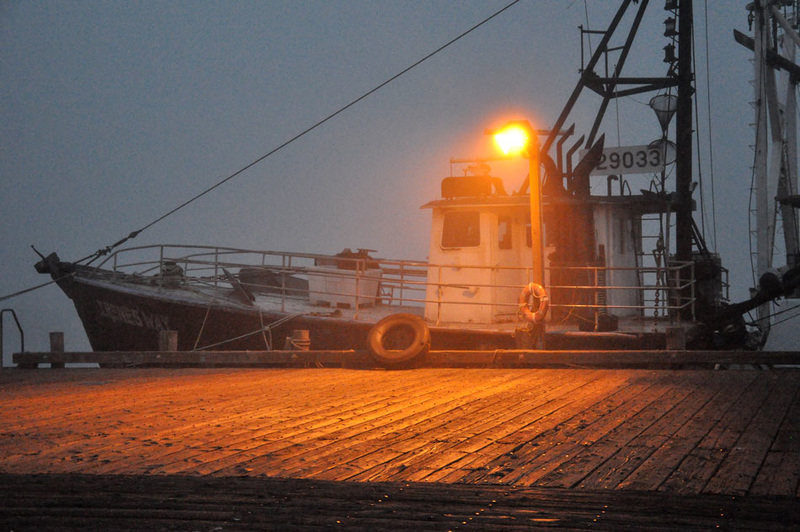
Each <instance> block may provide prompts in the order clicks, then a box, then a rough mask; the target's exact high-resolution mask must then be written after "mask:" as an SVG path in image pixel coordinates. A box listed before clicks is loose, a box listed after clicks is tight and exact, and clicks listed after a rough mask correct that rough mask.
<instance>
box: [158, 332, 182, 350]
mask: <svg viewBox="0 0 800 532" xmlns="http://www.w3.org/2000/svg"><path fill="white" fill-rule="evenodd" d="M158 350H159V351H177V350H178V331H159V332H158Z"/></svg>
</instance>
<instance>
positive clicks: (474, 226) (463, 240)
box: [439, 210, 481, 249]
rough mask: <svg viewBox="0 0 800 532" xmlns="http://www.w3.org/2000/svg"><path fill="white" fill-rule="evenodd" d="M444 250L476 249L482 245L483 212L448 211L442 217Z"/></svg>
mask: <svg viewBox="0 0 800 532" xmlns="http://www.w3.org/2000/svg"><path fill="white" fill-rule="evenodd" d="M439 244H440V245H441V246H442V249H460V248H474V247H480V245H481V212H480V211H478V210H453V211H447V212H445V213H444V214H443V216H442V237H441V240H440V242H439Z"/></svg>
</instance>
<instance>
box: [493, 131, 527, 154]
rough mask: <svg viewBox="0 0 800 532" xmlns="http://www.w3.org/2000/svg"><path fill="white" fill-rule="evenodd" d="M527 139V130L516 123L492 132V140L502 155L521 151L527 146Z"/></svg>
mask: <svg viewBox="0 0 800 532" xmlns="http://www.w3.org/2000/svg"><path fill="white" fill-rule="evenodd" d="M528 140H529V137H528V132H527V131H526V130H525V128H523V127H521V126H518V125H511V126H509V127H507V128H505V129H502V130H500V131H498V132H497V133H495V134H494V141H495V142H496V143H497V145H498V147H499V148H500V150H501V151H502V152H503V154H504V155H508V154H509V153H519V152H521V151H523V150H524V149H525V148H526V147H527V146H528Z"/></svg>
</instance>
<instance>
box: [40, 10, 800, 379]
mask: <svg viewBox="0 0 800 532" xmlns="http://www.w3.org/2000/svg"><path fill="white" fill-rule="evenodd" d="M648 7H650V6H649V2H647V1H646V0H643V1H641V2H631V1H630V0H627V1H623V2H622V3H621V5H620V7H619V9H618V11H617V12H616V14H615V16H614V18H613V19H612V20H611V21H610V23H609V25H608V27H607V28H606V29H604V30H603V31H590V30H585V29H583V28H581V29H580V31H581V38H582V39H584V38H586V37H587V36H589V35H591V34H595V35H599V37H600V43H599V44H597V45H596V47H595V48H594V50H593V51H592V52H591V53H590V54H588V55H587V57H581V62H582V64H581V67H580V76H579V80H578V82H577V84H576V85H575V87H574V89H573V91H572V93H571V94H570V96H569V98H568V100H567V102H566V104H565V106H564V108H563V110H562V111H561V113H560V115H559V117H558V119H557V120H556V121H555V123H553V124H552V125H551V126H550V127H547V128H537V127H534V126H533V125H531V124H530V123H529V122H527V121H526V120H517V121H514V122H512V123H510V124H506V126H508V127H502V128H497V130H496V131H493V132H492V133H493V134H496V136H497V138H498V140H506V141H512V143H513V142H516V147H517V149H518V150H519V151H520V153H521V154H522V156H523V157H526V158H527V159H528V162H529V164H528V168H527V170H528V175H521V176H518V179H519V182H520V186H519V187H518V188H517V189H516V190H511V191H507V190H506V189H505V186H504V184H503V183H504V180H502V179H500V178H499V177H498V176H496V175H494V173H493V166H492V165H493V164H494V163H495V162H496V161H501V160H505V158H507V157H509V156H511V155H509V153H510V150H511V149H512V147H509V146H504V148H503V149H504V150H506V151H507V153H505V154H503V155H498V157H497V158H491V157H490V158H486V157H483V158H478V157H461V158H452V159H451V160H450V163H451V172H450V175H448V176H446V177H444V178H443V179H442V181H441V195H440V197H438V198H434V199H432V200H430V201H428V202H427V203H425V204H424V205H422V208H423V209H424V210H428V211H430V213H431V230H430V236H429V247H428V258H427V260H425V261H414V260H401V259H386V258H381V257H380V256H379V255H378V254H377V252H376V251H373V250H368V249H356V250H355V251H354V250H351V249H345V250H343V251H341V252H339V253H333V254H331V253H326V254H308V253H292V252H279V251H267V250H255V249H238V248H229V247H207V246H184V245H156V246H141V247H121V245H122V244H125V243H126V241H127V240H129V239H130V238H132V237H134V236H135V234H132V235H131V236H130V237H129V238H126V239H123V241H120V242H117V243H116V244H114V245H112V246H109V247H108V248H105V249H103V250H100V251H98V252H97V253H96V254H94V255H93V256H91V257H87V259H84V260H82V261H77V262H67V261H62V260H61V259H60V258H59V257H58V255H56V254H55V253H53V254H50V255H49V256H44V255H41V260H40V261H39V262H38V263H37V265H36V268H37V271H39V272H40V273H44V274H48V275H50V276H52V278H53V279H54V280H55V281H56V282H57V283H58V285H59V286H60V288H61V289H62V290H63V291H64V293H65V294H66V295H67V296H68V297H69V298H70V299H71V300H72V301H73V303H74V305H75V308H76V310H77V313H78V315H79V317H80V319H81V321H82V323H83V326H84V328H85V330H86V334H87V336H88V338H89V341H90V343H91V346H92V348H93V349H94V350H95V351H137V350H140V351H151V350H155V349H157V347H158V346H159V342H160V341H162V340H163V338H164V335H165V333H167V332H170V333H171V334H172V335H173V338H174V337H176V338H177V340H176V342H177V343H176V345H175V347H176V348H177V349H178V350H212V349H213V350H231V351H240V350H280V349H289V350H291V349H309V348H311V349H321V350H322V349H325V350H328V349H330V350H347V349H367V350H369V351H370V352H371V353H372V354H373V355H374V356H375V357H376V358H377V359H378V360H379V361H380V362H381V363H383V364H386V365H389V366H392V365H394V366H398V365H405V364H409V363H411V362H413V361H414V360H417V359H419V358H420V357H423V356H424V355H425V353H426V352H427V351H428V350H429V349H473V350H474V349H490V350H491V349H514V348H518V349H552V350H560V349H570V350H587V349H639V350H645V349H667V348H674V349H726V350H730V349H760V348H762V347H763V345H764V342H765V340H766V336H767V333H768V332H769V323H770V318H769V315H770V312H771V310H770V305H771V302H772V301H774V300H776V299H779V298H785V297H790V296H792V295H793V294H794V293H795V291H796V289H797V287H798V285H800V267H798V257H800V253H798V237H797V222H796V218H795V211H796V208H797V207H798V206H799V205H800V200H799V199H798V196H797V195H796V182H797V164H796V162H797V153H796V148H795V146H796V136H795V132H794V115H795V113H796V110H795V107H793V106H794V93H795V85H796V83H797V80H798V79H800V67H798V66H797V64H796V63H795V61H794V54H793V50H794V46H795V45H797V44H800V40H798V37H797V34H796V32H795V30H794V29H793V26H792V23H791V22H787V20H786V19H787V17H788V18H791V17H794V16H795V15H796V14H797V9H796V7H797V6H795V5H794V3H793V2H773V1H761V2H754V3H752V4H750V5H749V14H750V20H751V23H752V27H753V32H754V36H753V37H752V38H751V37H748V36H746V35H744V34H737V37H736V38H737V40H738V41H739V42H740V43H742V44H743V45H744V46H748V47H750V48H751V49H752V50H754V56H755V58H756V73H757V74H758V76H759V79H757V81H756V83H755V86H756V90H757V93H756V98H755V101H756V102H757V105H756V109H757V111H756V117H757V120H756V122H757V124H758V128H759V130H758V133H759V136H760V139H759V144H757V145H756V148H755V149H756V173H757V176H758V177H757V183H758V184H759V186H760V187H762V188H761V189H759V192H757V209H756V211H757V212H756V217H757V218H758V221H759V222H760V223H762V225H764V226H765V227H766V228H765V229H764V231H765V232H759V234H758V245H759V250H758V265H757V266H758V272H759V283H758V286H756V287H754V289H753V290H752V297H751V298H750V299H748V300H745V301H741V302H739V303H735V304H732V303H730V302H729V297H728V280H727V271H726V269H725V268H724V267H723V265H722V261H721V258H720V257H719V256H718V255H717V254H715V253H714V252H712V251H711V250H709V248H708V247H707V245H706V244H705V241H704V238H703V236H702V232H701V231H700V229H699V228H698V225H697V224H696V223H695V219H694V211H695V209H696V203H695V198H694V197H693V192H694V181H693V172H692V160H693V153H692V150H693V145H692V143H693V136H692V131H693V123H692V120H693V93H694V83H695V79H694V74H693V64H692V31H693V13H692V4H691V2H689V1H688V0H680V1H675V0H671V1H670V0H668V1H667V2H666V4H665V6H662V7H663V9H664V10H665V11H666V14H667V19H666V21H665V27H664V35H663V36H659V38H661V39H663V41H664V47H663V49H664V60H663V63H661V66H662V67H663V68H661V70H662V72H660V73H659V74H654V75H652V76H647V77H641V76H629V75H627V74H626V70H625V65H626V61H627V59H628V56H629V52H630V50H631V48H632V45H633V43H634V40H635V37H636V35H637V32H638V29H639V26H640V23H641V20H642V18H643V17H644V14H645V12H646V11H647V9H648ZM659 9H660V8H659ZM609 65H614V66H613V67H611V66H609ZM780 75H782V76H784V77H785V78H786V81H785V86H786V87H787V89H786V92H785V95H779V94H778V92H779V91H778V89H777V88H776V87H777V86H778V84H776V82H775V79H776V76H780ZM587 94H590V95H593V96H594V97H596V98H599V102H600V103H599V105H598V106H597V113H596V116H595V118H594V121H593V123H592V126H591V128H590V130H589V131H588V132H586V133H585V134H583V135H582V136H580V137H577V134H576V131H575V130H576V128H575V126H574V124H573V125H570V116H571V113H573V112H574V110H575V106H576V103H577V102H578V100H579V99H580V98H582V97H585V96H586V95H587ZM644 94H649V95H651V99H650V100H649V102H650V107H651V108H652V109H653V110H654V111H655V113H656V117H657V120H658V123H659V125H660V127H661V131H662V135H661V136H660V138H657V139H655V140H650V141H648V142H643V143H641V144H639V145H635V146H612V147H609V146H607V142H606V140H605V136H604V135H603V134H602V133H601V131H602V128H603V124H604V121H603V120H604V117H605V114H606V111H607V109H608V107H609V105H610V103H611V102H614V101H615V100H617V99H619V98H623V97H628V96H634V95H637V96H638V95H644ZM778 109H782V110H785V112H784V113H783V114H780V113H779V112H778V111H777V110H778ZM789 117H791V119H790V118H789ZM673 118H674V120H673ZM768 128H769V132H770V134H768V133H767V131H768ZM576 137H577V138H576ZM673 175H674V178H673V177H671V176H673ZM642 182H644V183H646V186H644V187H642V186H641V183H642ZM598 184H599V185H600V186H598ZM775 197H777V198H778V202H777V204H773V203H771V200H770V198H775ZM776 205H777V208H778V209H779V212H780V214H781V220H782V222H783V234H784V236H785V238H786V258H787V264H786V265H784V266H782V267H781V268H773V265H772V263H771V261H772V258H773V254H772V252H771V251H770V249H771V248H770V247H769V245H770V242H771V238H772V237H771V235H770V234H769V233H768V232H767V231H769V230H770V227H771V225H770V224H772V226H774V223H772V220H773V219H774V213H775V208H776ZM752 311H755V312H757V313H758V317H757V318H755V319H753V318H750V313H751V312H752Z"/></svg>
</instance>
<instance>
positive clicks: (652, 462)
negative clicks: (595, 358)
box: [0, 368, 800, 530]
mask: <svg viewBox="0 0 800 532" xmlns="http://www.w3.org/2000/svg"><path fill="white" fill-rule="evenodd" d="M0 386H1V388H2V395H0V412H2V415H3V419H4V422H3V425H2V428H0V431H2V438H0V475H2V480H3V482H2V483H0V486H5V487H0V491H2V494H1V495H0V522H5V523H8V524H9V525H10V526H11V525H13V526H12V528H15V529H25V528H26V527H25V525H26V523H27V524H28V525H29V526H30V525H31V524H32V523H35V524H37V526H38V525H41V526H47V525H48V524H49V525H54V524H58V523H61V524H62V525H64V526H69V523H70V522H71V521H69V519H68V520H67V521H63V519H64V517H65V516H66V517H70V516H72V517H74V518H75V519H76V521H75V522H76V523H79V524H80V522H81V519H84V521H82V522H83V523H84V524H85V523H86V522H87V521H86V519H98V520H99V521H97V522H103V521H102V520H103V519H114V518H116V519H117V521H115V522H116V523H117V524H120V523H123V524H126V525H130V526H137V523H138V525H142V526H144V525H145V524H146V525H147V526H149V525H151V524H152V523H155V522H157V523H159V524H160V526H166V525H165V523H169V526H173V527H177V528H181V526H186V527H188V528H191V527H196V526H198V523H201V522H202V523H206V521H202V519H201V518H200V517H193V518H189V517H185V519H184V518H182V519H184V520H183V521H181V520H178V521H174V519H173V517H174V515H178V514H174V515H173V514H170V512H169V511H168V510H169V509H171V511H173V512H178V513H180V511H187V510H186V505H189V501H194V500H195V499H192V498H193V497H194V498H198V499H197V500H196V501H195V503H196V505H199V506H192V508H194V510H198V508H199V507H201V506H202V508H205V509H207V510H208V511H209V512H211V513H210V514H209V516H207V517H208V519H209V521H208V522H209V523H211V522H219V520H223V521H225V522H226V523H228V524H235V523H239V524H240V526H243V525H244V524H246V523H249V524H250V525H253V523H256V522H258V523H260V525H261V526H264V525H265V524H272V525H273V526H275V527H278V525H279V524H280V525H281V526H282V527H285V526H289V525H291V526H295V527H300V528H302V527H305V526H306V525H308V526H311V525H314V526H324V525H326V524H327V525H331V524H335V522H336V521H339V522H340V524H346V525H349V526H363V527H371V528H402V527H404V526H410V527H411V528H432V529H447V528H454V527H458V526H464V525H465V524H467V523H470V524H472V525H474V526H482V525H481V523H483V526H497V527H501V528H502V526H509V527H512V526H520V525H537V524H538V525H541V526H553V527H556V528H559V527H565V528H570V529H574V528H585V527H590V526H591V527H593V528H595V529H597V528H600V529H619V528H620V526H621V524H624V523H629V524H631V526H632V527H633V528H634V529H637V530H643V529H653V530H656V529H669V528H672V526H669V525H670V524H671V525H674V526H678V525H680V526H682V527H684V528H687V526H688V528H691V526H689V525H692V524H695V525H697V526H698V527H702V528H709V527H710V526H711V525H712V524H716V525H717V526H723V527H725V526H730V525H731V524H734V525H736V526H741V527H742V528H750V529H753V528H759V529H782V528H783V527H784V526H786V527H787V528H786V529H795V528H796V527H797V526H798V524H800V515H798V512H800V511H799V510H798V509H797V508H798V506H800V505H798V500H797V498H798V497H799V496H800V491H798V490H799V489H800V372H797V371H793V370H772V371H756V370H741V371H712V370H608V369H463V368H461V369H452V368H427V369H418V370H409V371H383V370H358V369H330V368H328V369H324V370H318V369H295V368H292V369H286V368H284V369H174V370H170V369H126V370H108V369H68V370H35V371H24V370H9V369H6V370H3V371H2V372H0ZM40 475H45V476H40ZM85 475H89V476H85ZM198 477H199V478H198ZM242 477H247V478H242ZM73 481H74V482H73ZM259 481H260V482H261V483H259ZM48 486H49V487H48ZM79 486H85V488H86V490H87V491H81V490H82V488H79ZM94 489H105V490H106V491H105V492H104V493H106V494H107V495H104V496H102V497H99V498H98V499H97V501H95V502H89V501H90V500H92V498H93V497H94V494H92V495H91V496H87V492H88V490H94ZM253 490H255V491H253ZM258 490H263V491H258ZM376 490H377V491H376ZM131 492H136V493H137V494H138V495H136V497H138V499H136V500H137V501H139V504H140V509H148V510H152V511H150V512H149V513H148V512H145V511H143V510H142V511H139V510H135V509H134V506H135V504H133V503H131V504H127V505H126V503H124V502H123V501H124V500H125V493H128V494H129V495H130V493H131ZM214 493H218V494H220V495H219V497H217V496H215V495H214ZM257 493H261V496H257ZM285 493H291V494H292V495H291V496H287V495H285ZM347 494H352V497H351V496H348V495H347ZM384 496H385V498H384ZM187 497H188V498H187ZM237 497H238V499H236V498H237ZM376 497H377V498H376ZM281 498H283V499H281ZM388 498H392V500H391V501H389V500H388ZM233 499H236V500H237V501H238V502H237V503H236V504H239V505H244V506H245V507H246V509H247V512H249V513H246V512H244V511H243V510H242V512H239V513H236V515H239V516H240V517H239V518H238V519H239V521H237V520H236V518H235V516H234V517H231V515H232V514H231V512H234V510H233V509H232V507H230V508H229V507H226V506H225V505H226V504H227V505H233V506H235V504H234V502H231V501H232V500H233ZM280 500H284V501H286V505H287V506H286V507H283V506H281V504H280ZM169 501H172V502H171V503H170V502H169ZM224 501H228V502H227V503H225V502H224ZM276 501H278V502H276ZM290 501H293V502H290ZM378 502H386V503H387V504H386V506H385V507H384V508H385V510H384V509H382V508H376V506H378V507H379V506H380V505H379V504H378ZM193 504H194V503H193ZM392 504H394V505H395V506H392ZM203 505H205V506H203ZM189 506H191V505H189ZM76 508H80V509H81V511H82V512H83V513H82V514H81V515H83V516H84V517H80V516H77V517H75V515H77V513H80V512H78V511H77V510H76ZM158 508H160V509H161V510H159V511H161V513H158V512H156V513H153V511H155V510H154V509H158ZM237 508H238V507H237ZM270 508H272V510H270ZM287 508H288V509H292V511H291V512H289V513H288V514H287V511H288V510H287ZM303 508H305V510H303ZM390 508H392V510H391V511H390ZM240 509H241V508H240ZM312 509H313V510H312ZM465 509H469V511H468V512H467V513H468V514H469V515H467V514H464V511H465ZM211 510H214V511H219V512H221V513H218V514H214V513H213V512H212V511H211ZM237 511H238V510H237ZM270 511H273V512H274V513H272V514H270V513H269V512H270ZM398 511H400V512H401V513H400V514H397V512H398ZM59 512H60V513H59ZM70 512H72V513H70ZM76 512H77V513H76ZM114 512H116V513H114ZM137 512H139V513H137ZM264 512H267V513H264ZM403 512H407V515H408V516H409V517H413V519H411V520H410V521H408V523H409V524H403V523H405V521H404V520H403V517H404V515H406V514H405V513H403ZM606 512H608V514H607V515H604V514H606ZM653 512H657V513H658V515H661V516H662V517H664V518H665V519H666V520H662V521H659V520H658V519H652V518H653V517H654V516H653ZM720 512H722V513H723V514H725V513H726V512H727V516H726V515H720ZM737 512H738V513H737ZM234 513H235V512H234ZM212 514H213V515H212ZM245 514H246V515H249V517H242V515H245ZM289 514H291V515H289ZM159 515H160V516H161V517H159ZM180 515H183V514H180ZM187 515H188V514H187ZM198 515H199V514H198ZM270 515H271V516H272V517H270ZM59 516H60V517H59ZM86 516H88V517H86ZM92 516H93V517H92ZM115 516H116V517H115ZM170 516H172V517H170ZM215 516H216V517H215ZM314 516H316V517H314ZM422 516H428V517H427V518H425V519H432V520H429V521H427V523H428V525H420V521H419V520H420V519H423V517H422ZM448 516H449V517H448ZM637 516H638V517H637ZM666 516H669V518H668V519H667V518H666ZM655 517H657V515H656V516H655ZM256 518H258V519H261V521H253V520H252V519H256ZM147 519H150V520H151V521H147ZM159 519H163V520H159ZM171 519H173V520H171ZM304 519H306V521H304ZM737 519H738V521H737ZM423 520H424V519H423ZM88 522H94V521H88ZM65 523H66V524H65ZM181 523H182V524H183V525H181ZM414 523H416V525H414ZM592 523H594V524H592ZM636 523H638V524H636ZM754 523H757V526H755V527H754V526H752V525H753V524H754ZM411 525H414V526H411ZM501 525H502V526H501ZM567 525H569V526H567ZM634 525H635V526H634ZM199 526H206V525H205V524H200V525H199ZM656 526H658V527H662V528H652V527H656ZM30 527H31V528H35V527H33V526H30ZM732 528H736V527H732Z"/></svg>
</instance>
